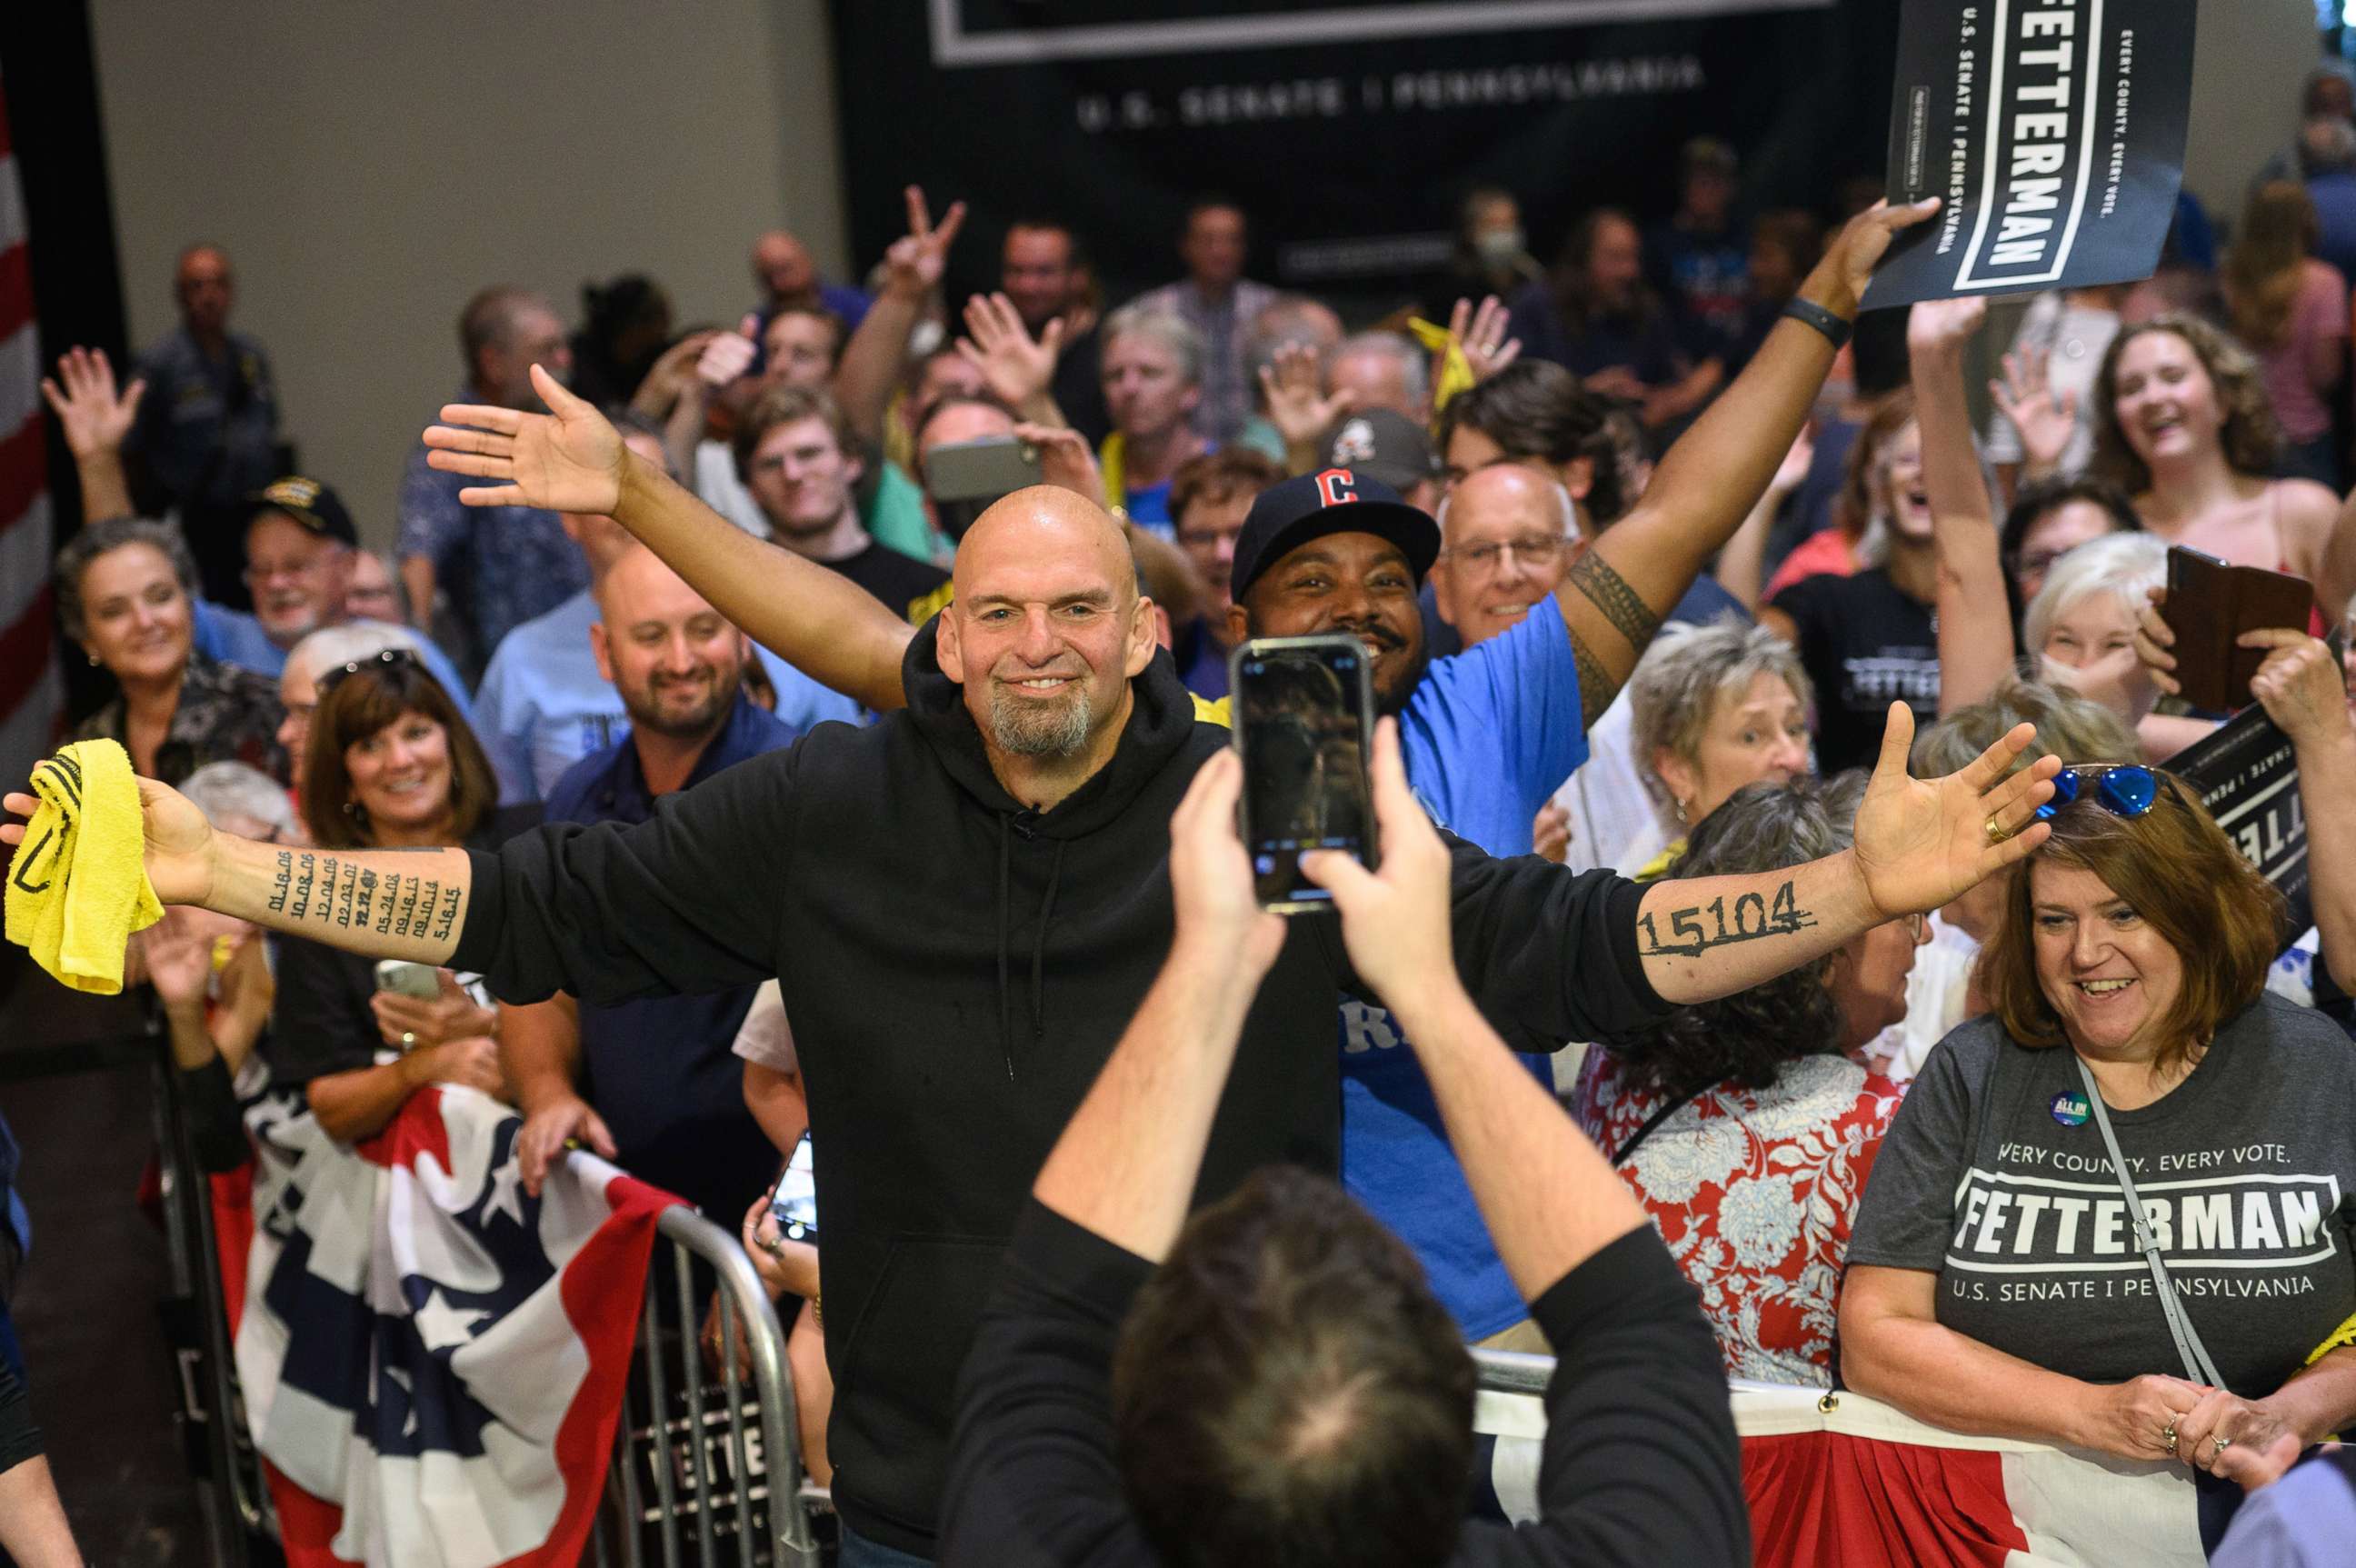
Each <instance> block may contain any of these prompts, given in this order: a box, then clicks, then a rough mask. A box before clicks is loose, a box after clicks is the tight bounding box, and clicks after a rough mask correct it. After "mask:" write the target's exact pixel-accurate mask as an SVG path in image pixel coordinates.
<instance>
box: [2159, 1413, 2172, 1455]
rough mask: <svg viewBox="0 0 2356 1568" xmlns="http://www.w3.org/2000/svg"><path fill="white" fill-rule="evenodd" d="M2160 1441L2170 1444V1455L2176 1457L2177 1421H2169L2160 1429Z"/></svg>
mask: <svg viewBox="0 0 2356 1568" xmlns="http://www.w3.org/2000/svg"><path fill="white" fill-rule="evenodd" d="M2159 1436H2160V1441H2161V1442H2163V1443H2165V1444H2168V1456H2169V1458H2171V1459H2173V1458H2175V1457H2176V1423H2174V1422H2173V1421H2171V1422H2169V1423H2168V1424H2167V1425H2166V1426H2163V1427H2161V1428H2160V1429H2159Z"/></svg>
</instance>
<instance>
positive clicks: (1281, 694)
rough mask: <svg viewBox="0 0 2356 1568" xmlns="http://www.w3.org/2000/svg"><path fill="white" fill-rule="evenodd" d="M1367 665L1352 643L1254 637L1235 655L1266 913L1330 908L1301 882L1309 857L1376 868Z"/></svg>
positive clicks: (1234, 679) (1257, 873) (1240, 735)
mask: <svg viewBox="0 0 2356 1568" xmlns="http://www.w3.org/2000/svg"><path fill="white" fill-rule="evenodd" d="M1369 662H1370V660H1369V659H1368V657H1367V654H1366V650H1365V644H1363V643H1361V642H1360V641H1359V640H1358V639H1356V638H1355V637H1346V636H1335V637H1274V638H1254V639H1251V640H1249V641H1248V642H1245V643H1242V644H1240V645H1238V646H1237V649H1236V650H1235V651H1234V652H1233V653H1231V654H1230V655H1229V656H1228V690H1229V691H1230V692H1232V693H1234V698H1235V701H1234V733H1235V745H1236V749H1237V752H1238V753H1239V754H1240V755H1241V757H1242V758H1243V765H1244V789H1243V806H1242V816H1243V824H1242V825H1243V840H1244V850H1245V853H1247V854H1249V855H1250V856H1251V862H1252V880H1253V885H1254V887H1255V889H1256V891H1257V892H1258V896H1259V901H1260V905H1261V907H1262V908H1268V909H1272V910H1275V911H1277V912H1278V913H1280V914H1293V913H1298V912H1300V911H1302V910H1308V909H1324V908H1331V906H1332V903H1333V895H1332V894H1331V893H1329V892H1327V891H1326V890H1325V889H1324V888H1323V887H1321V886H1318V885H1317V884H1316V883H1314V882H1312V881H1311V880H1310V879H1309V878H1308V877H1307V876H1305V875H1302V874H1301V855H1302V854H1305V853H1307V852H1309V851H1312V850H1338V851H1341V852H1342V853H1344V854H1348V855H1350V856H1352V857H1353V858H1354V859H1355V860H1357V861H1358V862H1359V863H1360V864H1361V865H1365V866H1367V867H1368V868H1369V869H1371V868H1372V867H1374V866H1375V865H1376V864H1377V861H1376V846H1375V811H1374V794H1373V787H1372V784H1371V783H1370V781H1369V777H1368V774H1367V757H1368V756H1369V754H1370V742H1371V738H1372V736H1373V734H1374V727H1375V695H1374V682H1373V676H1372V674H1371V672H1370V671H1369V670H1368V664H1369Z"/></svg>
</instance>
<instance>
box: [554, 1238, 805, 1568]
mask: <svg viewBox="0 0 2356 1568" xmlns="http://www.w3.org/2000/svg"><path fill="white" fill-rule="evenodd" d="M657 1231H658V1240H657V1242H656V1257H655V1260H654V1266H651V1267H649V1268H648V1271H647V1289H646V1299H645V1302H644V1304H643V1305H642V1308H641V1312H640V1327H639V1340H638V1355H637V1361H638V1369H639V1376H638V1377H637V1378H636V1379H634V1380H633V1382H634V1384H635V1385H636V1386H635V1387H633V1388H632V1389H631V1390H630V1391H628V1392H627V1394H626V1397H625V1400H624V1407H623V1412H622V1421H621V1423H620V1425H619V1429H618V1431H617V1432H616V1438H615V1447H614V1463H613V1468H612V1472H611V1475H610V1477H609V1478H608V1482H607V1486H606V1489H605V1504H606V1506H605V1509H604V1510H603V1511H602V1514H601V1517H600V1519H599V1521H598V1529H597V1531H596V1532H595V1535H594V1541H593V1554H592V1558H591V1561H593V1562H594V1563H596V1564H598V1565H599V1568H605V1565H606V1564H611V1563H619V1564H621V1565H622V1568H643V1565H645V1564H647V1563H649V1562H659V1563H661V1565H662V1568H679V1565H680V1564H681V1563H695V1564H698V1565H701V1568H710V1565H714V1564H719V1563H734V1564H738V1565H740V1568H756V1565H774V1568H817V1565H818V1563H819V1549H818V1543H817V1540H816V1538H815V1536H814V1535H813V1533H812V1529H811V1522H810V1513H811V1508H812V1505H813V1504H814V1503H818V1502H822V1501H823V1499H824V1498H825V1493H824V1492H823V1491H822V1490H819V1489H818V1488H815V1487H807V1486H805V1485H804V1484H803V1480H802V1459H801V1442H800V1434H799V1429H798V1426H797V1425H796V1423H795V1407H794V1383H793V1370H792V1368H791V1367H790V1366H789V1365H788V1363H787V1359H786V1336H785V1331H784V1329H783V1328H782V1326H780V1325H779V1324H778V1321H777V1313H776V1307H775V1306H774V1305H772V1304H771V1303H770V1300H769V1294H768V1292H767V1291H766V1289H765V1288H763V1286H762V1284H761V1280H760V1276H759V1275H758V1274H757V1273H755V1271H754V1268H753V1263H752V1260H751V1259H749V1258H747V1257H746V1256H745V1255H744V1248H743V1247H742V1246H740V1245H738V1243H737V1240H736V1238H735V1237H734V1236H732V1235H730V1234H729V1233H728V1232H727V1231H726V1230H722V1229H721V1228H720V1227H719V1226H717V1225H714V1224H712V1222H711V1221H710V1220H708V1219H704V1218H702V1217H701V1215H699V1214H697V1213H695V1212H694V1211H693V1210H692V1209H690V1208H684V1207H680V1208H667V1209H665V1210H664V1211H663V1212H662V1215H661V1217H660V1219H659V1220H658V1222H657ZM666 1254H668V1256H666ZM666 1264H667V1265H668V1266H665V1265H666ZM705 1280H709V1281H711V1282H712V1283H713V1285H714V1286H715V1287H716V1290H715V1292H714V1293H710V1294H707V1293H703V1292H700V1291H699V1290H698V1288H697V1287H698V1285H699V1284H700V1283H702V1282H703V1281H705ZM712 1294H716V1297H717V1299H718V1300H719V1301H720V1302H721V1303H722V1304H723V1305H725V1306H727V1307H729V1308H732V1309H733V1310H727V1311H723V1312H721V1313H720V1314H719V1320H720V1357H719V1360H720V1376H719V1378H718V1380H717V1381H716V1382H715V1381H713V1380H712V1379H710V1378H709V1377H708V1376H707V1374H706V1372H705V1369H704V1366H703V1358H702V1353H701V1338H700V1336H699V1334H698V1328H699V1326H700V1324H699V1319H698V1314H697V1312H696V1304H697V1302H698V1301H699V1300H707V1299H712ZM674 1314H675V1315H676V1316H673V1315H674ZM740 1330H741V1331H742V1333H743V1336H744V1343H743V1345H742V1346H741V1350H742V1352H743V1356H744V1359H745V1360H746V1361H747V1362H748V1363H749V1365H750V1367H751V1369H752V1389H751V1391H750V1392H751V1395H752V1398H753V1406H754V1408H753V1414H752V1417H751V1419H750V1420H749V1421H748V1420H747V1417H746V1413H745V1409H744V1404H745V1397H746V1392H747V1391H746V1389H745V1387H744V1378H743V1375H742V1373H740V1371H739V1370H738V1364H737V1363H738V1359H739V1352H740V1346H739V1343H738V1337H739V1333H740ZM714 1395H717V1396H718V1401H719V1402H718V1404H717V1405H716V1406H715V1405H714V1404H713V1402H712V1396H714ZM641 1396H643V1397H641ZM649 1494H651V1496H650V1495H649ZM608 1526H612V1527H615V1528H613V1529H611V1530H610V1532H609V1530H608ZM609 1533H610V1536H611V1539H609ZM649 1538H651V1539H649Z"/></svg>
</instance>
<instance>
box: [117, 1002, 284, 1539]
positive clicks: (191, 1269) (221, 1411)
mask: <svg viewBox="0 0 2356 1568" xmlns="http://www.w3.org/2000/svg"><path fill="white" fill-rule="evenodd" d="M166 1049H167V1047H165V1046H164V1045H163V1044H162V1042H160V1041H159V1042H158V1043H157V1047H156V1052H155V1057H154V1058H153V1059H152V1060H151V1062H150V1069H149V1080H150V1083H151V1086H152V1088H153V1091H154V1094H153V1102H152V1103H153V1116H154V1123H155V1149H156V1163H157V1172H158V1177H159V1180H158V1187H159V1188H160V1190H161V1197H162V1208H163V1215H164V1237H165V1251H166V1257H167V1259H168V1261H169V1265H170V1271H171V1289H172V1293H173V1294H172V1299H171V1300H170V1301H168V1302H167V1303H166V1321H167V1335H168V1337H169V1338H170V1339H171V1341H172V1348H173V1353H174V1357H175V1359H176V1362H177V1369H178V1373H179V1393H180V1400H181V1410H180V1412H179V1420H180V1422H181V1423H182V1426H183V1429H184V1430H188V1429H192V1428H200V1429H201V1432H200V1433H199V1434H198V1435H199V1436H200V1437H201V1439H202V1442H203V1444H204V1460H203V1464H202V1473H200V1474H198V1475H197V1476H195V1477H192V1478H193V1479H194V1480H195V1481H196V1483H197V1487H198V1498H199V1499H200V1503H201V1506H202V1508H203V1509H204V1512H205V1516H206V1520H207V1526H208V1528H207V1530H206V1532H205V1533H206V1537H207V1539H206V1557H207V1561H208V1562H209V1563H210V1564H212V1568H244V1565H245V1564H246V1563H247V1562H248V1561H249V1560H250V1558H251V1557H252V1552H251V1551H250V1543H251V1542H252V1541H256V1540H262V1541H276V1540H277V1539H278V1538H279V1530H278V1514H277V1510H276V1509H275V1508H273V1506H272V1503H271V1500H270V1487H269V1486H268V1484H267V1483H266V1482H265V1480H264V1479H263V1477H262V1457H261V1455H259V1454H257V1453H256V1452H255V1451H254V1447H253V1444H252V1439H251V1438H250V1437H249V1436H248V1434H247V1432H246V1425H245V1404H244V1399H243V1396H242V1394H241V1392H240V1391H239V1389H238V1385H237V1358H236V1346H235V1341H234V1338H233V1337H232V1336H231V1334H230V1324H229V1308H228V1305H227V1299H226V1297H225V1295H224V1294H223V1292H222V1288H221V1261H220V1236H219V1233H218V1231H217V1229H216V1227H215V1225H214V1222H213V1204H212V1183H211V1179H210V1177H209V1176H207V1174H206V1172H205V1170H204V1167H203V1166H202V1165H199V1164H198V1161H197V1158H196V1151H195V1146H194V1144H193V1143H192V1141H191V1138H190V1134H189V1131H188V1126H187V1117H186V1115H185V1114H184V1113H183V1112H182V1108H181V1104H180V1090H179V1080H178V1075H177V1073H176V1072H175V1071H174V1069H173V1068H172V1065H171V1062H170V1060H169V1059H168V1058H167V1056H166ZM191 1459H192V1461H193V1460H194V1459H195V1455H193V1454H192V1455H191ZM224 1505H225V1508H226V1513H225V1514H224Z"/></svg>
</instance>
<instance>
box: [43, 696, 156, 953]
mask: <svg viewBox="0 0 2356 1568" xmlns="http://www.w3.org/2000/svg"><path fill="white" fill-rule="evenodd" d="M33 793H34V794H36V795H37V796H39V797H40V800H41V804H40V807H39V809H38V810H37V811H34V813H33V820H32V822H30V823H28V824H27V826H26V829H25V842H24V843H23V844H22V845H20V846H19V847H18V848H17V851H16V864H15V865H12V866H10V867H9V870H8V940H10V941H12V942H15V943H16V945H17V946H19V947H22V948H27V949H29V950H31V952H32V955H33V961H34V962H35V963H37V964H39V965H40V966H41V967H42V968H43V969H46V970H48V972H50V973H51V974H54V975H56V976H57V977H58V978H59V980H61V981H63V982H64V983H66V984H68V985H70V986H72V987H73V988H74V989H75V990H76V991H95V992H97V993H99V994H100V995H102V996H112V995H113V994H114V993H116V992H118V991H121V990H122V989H123V949H124V948H125V947H127V946H129V945H130V941H131V933H132V932H134V931H139V930H145V929H146V928H148V927H149V926H152V925H154V924H155V922H156V921H157V920H159V919H161V918H163V915H164V906H163V905H162V904H160V903H158V902H157V901H156V899H155V888H154V886H151V885H150V884H149V883H148V881H147V865H146V862H145V858H144V855H145V848H146V839H147V835H146V831H145V826H144V825H143V822H142V818H141V814H140V811H139V785H138V782H137V780H135V779H133V778H132V776H131V758H130V757H129V756H128V755H126V754H125V753H124V751H123V747H122V746H118V745H117V744H115V743H114V742H113V741H111V740H86V741H82V742H80V743H79V744H77V745H74V746H67V747H65V748H64V749H63V750H61V751H59V753H58V754H57V755H56V756H55V757H50V758H49V759H48V761H47V762H44V763H42V764H41V765H40V766H39V767H38V768H34V769H33Z"/></svg>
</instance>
